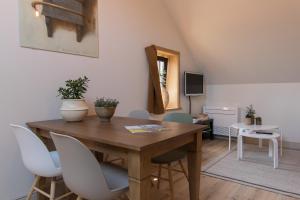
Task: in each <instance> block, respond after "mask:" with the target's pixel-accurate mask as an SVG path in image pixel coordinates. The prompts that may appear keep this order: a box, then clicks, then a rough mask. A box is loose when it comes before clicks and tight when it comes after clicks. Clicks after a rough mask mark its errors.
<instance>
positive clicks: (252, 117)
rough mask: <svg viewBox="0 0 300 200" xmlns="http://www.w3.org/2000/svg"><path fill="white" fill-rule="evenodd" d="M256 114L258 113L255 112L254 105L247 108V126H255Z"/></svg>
mask: <svg viewBox="0 0 300 200" xmlns="http://www.w3.org/2000/svg"><path fill="white" fill-rule="evenodd" d="M255 113H256V112H255V110H254V108H253V105H252V104H251V105H250V106H248V107H247V108H246V118H245V124H247V125H253V124H254V120H255Z"/></svg>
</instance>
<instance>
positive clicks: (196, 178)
mask: <svg viewBox="0 0 300 200" xmlns="http://www.w3.org/2000/svg"><path fill="white" fill-rule="evenodd" d="M201 135H202V134H201V133H197V134H195V140H194V142H193V143H192V144H191V145H190V146H189V151H188V170H189V172H188V177H189V191H190V200H199V189H200V171H201V146H202V136H201Z"/></svg>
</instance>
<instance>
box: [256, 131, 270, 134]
mask: <svg viewBox="0 0 300 200" xmlns="http://www.w3.org/2000/svg"><path fill="white" fill-rule="evenodd" d="M256 134H265V135H273V133H272V132H262V131H256Z"/></svg>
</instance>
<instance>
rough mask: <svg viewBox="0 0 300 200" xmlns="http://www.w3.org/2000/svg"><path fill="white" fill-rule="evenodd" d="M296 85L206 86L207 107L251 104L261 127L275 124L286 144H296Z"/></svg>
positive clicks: (299, 110)
mask: <svg viewBox="0 0 300 200" xmlns="http://www.w3.org/2000/svg"><path fill="white" fill-rule="evenodd" d="M299 90H300V83H274V84H228V85H224V84H223V85H208V86H207V99H206V104H207V105H213V106H238V107H239V108H242V109H245V108H246V106H249V105H250V104H253V106H254V108H255V110H256V112H257V116H261V117H262V121H263V123H264V124H274V125H279V126H280V127H281V128H282V130H283V133H284V140H285V141H287V142H296V143H300V129H299V113H300V105H299V102H300V93H299Z"/></svg>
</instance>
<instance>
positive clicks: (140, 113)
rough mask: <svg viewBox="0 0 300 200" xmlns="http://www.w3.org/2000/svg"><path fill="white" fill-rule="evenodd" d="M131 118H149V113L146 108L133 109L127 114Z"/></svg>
mask: <svg viewBox="0 0 300 200" xmlns="http://www.w3.org/2000/svg"><path fill="white" fill-rule="evenodd" d="M128 116H129V117H131V118H136V119H149V118H150V114H149V112H148V111H147V110H133V111H131V112H130V113H129V115H128Z"/></svg>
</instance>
